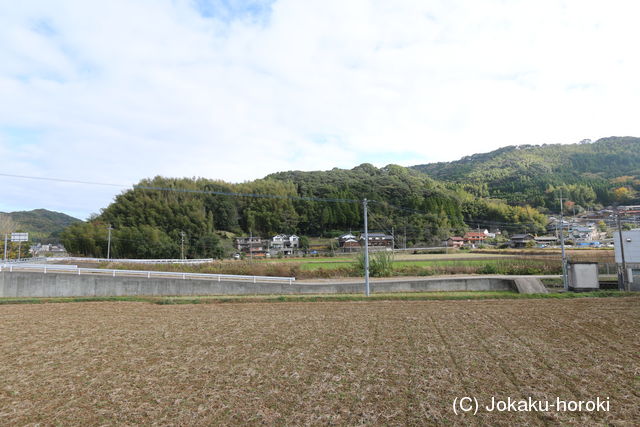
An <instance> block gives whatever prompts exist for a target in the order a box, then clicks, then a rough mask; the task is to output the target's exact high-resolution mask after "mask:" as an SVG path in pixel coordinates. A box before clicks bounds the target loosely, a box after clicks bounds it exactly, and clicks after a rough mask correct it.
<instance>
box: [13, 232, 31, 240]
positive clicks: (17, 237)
mask: <svg viewBox="0 0 640 427" xmlns="http://www.w3.org/2000/svg"><path fill="white" fill-rule="evenodd" d="M28 240H29V233H11V241H12V242H26V241H28Z"/></svg>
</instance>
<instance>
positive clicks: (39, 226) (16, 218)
mask: <svg viewBox="0 0 640 427" xmlns="http://www.w3.org/2000/svg"><path fill="white" fill-rule="evenodd" d="M0 214H2V215H7V216H8V217H9V218H11V219H12V220H13V222H14V223H15V228H16V230H19V231H26V232H29V233H30V237H31V238H32V239H35V240H47V239H56V238H57V237H59V235H60V233H61V232H62V231H63V230H64V229H65V228H67V227H68V226H70V225H71V224H74V223H78V222H81V221H80V220H79V219H77V218H74V217H72V216H69V215H67V214H63V213H61V212H54V211H50V210H47V209H35V210H31V211H16V212H7V213H2V212H0Z"/></svg>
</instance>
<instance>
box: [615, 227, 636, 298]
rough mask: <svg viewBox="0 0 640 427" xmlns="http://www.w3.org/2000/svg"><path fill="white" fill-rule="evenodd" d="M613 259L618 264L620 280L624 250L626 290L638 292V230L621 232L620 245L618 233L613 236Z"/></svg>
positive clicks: (620, 277)
mask: <svg viewBox="0 0 640 427" xmlns="http://www.w3.org/2000/svg"><path fill="white" fill-rule="evenodd" d="M613 239H614V246H613V247H614V251H615V259H616V263H617V264H618V270H619V271H618V278H619V280H621V279H622V275H623V271H622V249H624V262H625V264H626V267H627V271H626V278H627V282H628V288H627V289H628V290H631V291H640V229H634V230H629V231H623V232H622V244H620V233H617V232H616V233H614V234H613Z"/></svg>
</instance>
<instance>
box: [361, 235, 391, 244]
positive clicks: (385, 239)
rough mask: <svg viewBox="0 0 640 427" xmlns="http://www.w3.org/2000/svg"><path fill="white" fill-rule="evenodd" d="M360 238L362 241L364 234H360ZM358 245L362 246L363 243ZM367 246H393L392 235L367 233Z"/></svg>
mask: <svg viewBox="0 0 640 427" xmlns="http://www.w3.org/2000/svg"><path fill="white" fill-rule="evenodd" d="M360 240H361V241H362V242H364V234H363V235H362V236H360ZM360 246H364V243H361V244H360ZM369 247H373V248H375V247H383V248H393V236H391V235H389V234H384V233H369Z"/></svg>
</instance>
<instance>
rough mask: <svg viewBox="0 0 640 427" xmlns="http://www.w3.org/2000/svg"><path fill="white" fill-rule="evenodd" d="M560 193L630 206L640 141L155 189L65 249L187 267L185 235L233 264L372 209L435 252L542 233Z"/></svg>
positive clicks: (125, 200) (161, 183)
mask: <svg viewBox="0 0 640 427" xmlns="http://www.w3.org/2000/svg"><path fill="white" fill-rule="evenodd" d="M568 163H570V165H571V166H570V167H569V166H567V165H568ZM563 165H564V166H563ZM620 188H624V189H626V190H624V191H623V190H620ZM560 190H562V192H563V194H564V195H565V197H566V198H568V199H569V200H574V201H575V203H576V204H577V205H578V206H579V207H580V208H586V207H593V206H596V205H597V204H607V203H610V202H612V201H615V200H620V201H633V200H634V198H635V197H637V196H636V194H637V191H638V190H640V139H639V138H607V139H605V140H600V141H598V142H596V143H582V144H573V145H547V146H520V147H515V146H512V147H505V148H503V149H500V150H496V151H494V152H491V153H487V154H478V155H474V156H470V157H466V158H464V159H461V160H459V161H457V162H451V163H437V164H431V165H421V166H415V167H413V168H405V167H402V166H397V165H388V166H386V167H383V168H376V167H374V166H373V165H370V164H362V165H360V166H357V167H355V168H353V169H349V170H346V169H337V168H335V169H332V170H329V171H314V172H301V171H290V172H279V173H275V174H272V175H269V176H267V177H265V178H263V179H258V180H255V181H251V182H245V183H240V184H231V183H227V182H224V181H218V180H210V179H204V178H165V177H155V178H153V179H145V180H142V181H141V182H140V183H139V184H138V185H136V186H134V188H133V189H130V190H127V191H125V192H123V193H122V194H120V195H118V196H117V197H116V198H115V201H114V202H113V203H111V204H110V205H109V206H108V207H107V208H105V209H103V210H102V212H101V213H100V214H99V215H97V216H95V217H93V218H91V219H90V220H89V221H87V222H83V223H78V224H73V225H71V226H70V227H68V228H67V229H66V230H65V231H64V232H63V234H62V240H63V244H64V245H65V247H66V248H67V250H68V251H70V252H71V253H74V254H81V255H91V256H97V257H102V256H105V254H106V246H107V232H106V227H107V225H108V224H111V225H112V226H113V234H112V239H113V240H112V242H113V243H112V255H113V256H114V257H122V258H126V257H128V258H175V257H179V255H180V247H181V239H182V235H181V233H184V235H185V236H186V237H185V239H186V245H185V248H186V249H185V251H186V256H187V257H193V258H201V257H214V258H215V257H222V256H224V255H225V253H224V249H223V245H221V239H228V238H231V237H232V236H234V235H249V234H250V233H252V234H253V235H262V236H271V235H275V234H279V233H286V234H294V233H295V234H297V235H300V236H322V237H335V236H337V235H339V234H342V233H345V232H348V231H350V230H351V231H354V232H358V231H361V230H362V226H363V225H362V224H363V207H362V203H361V202H360V201H361V200H362V199H364V198H366V199H368V200H370V203H369V228H370V230H377V231H384V232H389V231H390V230H392V228H395V229H396V230H400V229H402V230H403V231H404V230H406V235H407V241H408V242H407V243H408V244H409V245H413V244H424V245H435V244H439V243H440V242H441V241H442V240H443V239H445V238H447V237H448V236H450V235H452V234H461V233H463V232H464V231H465V230H467V229H469V228H470V226H471V227H473V228H475V227H485V228H491V229H496V228H498V229H501V230H504V231H506V232H510V233H522V232H530V233H537V234H541V233H544V232H545V225H546V221H547V220H546V216H545V215H544V214H543V212H546V211H549V210H557V209H558V202H557V197H558V193H559V191H560ZM220 193H225V194H229V195H223V194H220ZM230 194H234V195H230ZM248 194H251V195H253V196H252V197H249V196H244V195H248ZM541 211H542V212H541Z"/></svg>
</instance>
